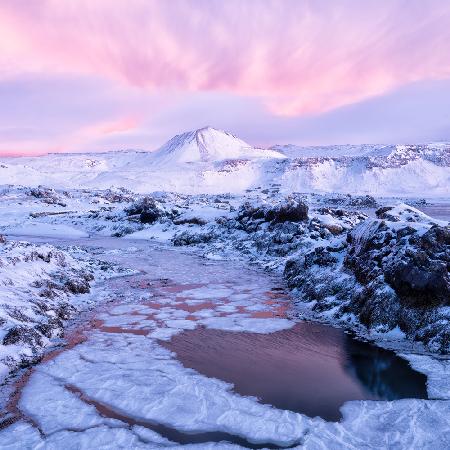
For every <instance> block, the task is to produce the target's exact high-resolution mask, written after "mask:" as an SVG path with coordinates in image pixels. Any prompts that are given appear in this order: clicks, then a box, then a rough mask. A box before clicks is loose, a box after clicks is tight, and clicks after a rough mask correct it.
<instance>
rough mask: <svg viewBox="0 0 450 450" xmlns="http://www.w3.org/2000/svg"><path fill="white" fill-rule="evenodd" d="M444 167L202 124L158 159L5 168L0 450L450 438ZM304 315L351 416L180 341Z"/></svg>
mask: <svg viewBox="0 0 450 450" xmlns="http://www.w3.org/2000/svg"><path fill="white" fill-rule="evenodd" d="M449 158H450V153H449V146H448V145H447V144H429V145H419V146H405V145H396V146H364V147H355V146H339V147H327V148H307V149H304V148H297V147H295V146H276V147H274V148H272V149H254V148H251V147H250V146H249V145H248V144H246V143H245V142H243V141H241V140H240V139H238V138H236V137H234V136H232V135H229V134H227V133H223V132H220V131H218V130H214V129H210V128H206V129H202V130H197V131H195V132H190V133H185V134H182V135H180V136H176V137H175V138H173V139H172V140H171V141H169V142H168V143H167V144H166V145H164V146H163V147H162V148H161V149H159V150H158V151H156V152H154V153H145V152H131V151H130V152H115V153H107V154H90V155H82V154H77V155H48V156H45V157H41V158H10V159H4V160H3V161H2V162H1V163H0V184H1V186H0V379H1V382H2V383H3V384H2V385H1V391H2V392H1V394H2V395H1V396H0V405H1V406H2V411H3V412H2V413H1V415H0V448H10V449H16V448H17V449H23V448H27V449H28V448H29V449H35V448H36V449H37V448H49V449H59V448H63V447H67V448H73V449H80V448H82V449H84V448H86V449H91V448H98V447H100V448H177V447H184V448H199V449H200V448H205V449H206V448H218V449H219V448H220V449H222V448H224V449H225V448H230V449H231V448H236V449H237V448H283V447H291V448H307V449H330V448H336V449H347V448H402V449H403V448H405V449H410V448H426V449H442V448H448V447H450V440H449V436H450V427H449V418H450V401H449V400H450V383H449V381H448V380H449V379H450V378H449V375H450V360H449V357H448V355H449V353H450V322H449V321H450V303H449V298H450V280H449V274H448V264H449V261H450V228H449V222H448V220H449V216H450V208H449V205H450V192H449V186H450V183H449V181H450V170H449V167H450V160H449ZM305 321H307V322H305ZM308 321H314V322H315V323H316V324H317V323H320V325H319V324H317V325H316V326H317V327H319V328H318V329H319V330H320V333H321V334H320V335H321V336H322V337H324V336H328V337H329V336H338V335H337V334H336V333H341V334H339V336H340V337H339V338H334V340H333V339H328V338H327V339H325V338H324V339H322V340H320V339H316V338H314V336H312V337H311V336H309V335H304V336H303V337H302V339H303V341H301V342H300V343H299V344H298V345H297V344H295V343H294V344H293V347H292V348H293V349H294V350H293V353H292V354H295V355H296V357H298V358H301V357H302V356H301V355H302V353H301V351H304V352H306V350H308V352H309V354H311V355H314V358H312V359H311V367H308V370H311V371H313V373H317V374H318V376H317V377H316V378H320V377H319V374H320V373H321V371H322V372H324V371H329V372H330V373H332V374H335V383H336V385H339V386H341V384H340V382H338V381H337V380H345V382H344V381H342V383H344V384H345V383H348V385H347V384H346V386H350V387H351V389H350V387H349V388H348V391H346V390H343V391H342V392H344V391H345V392H346V393H345V395H343V397H342V399H339V401H338V403H339V406H340V407H341V409H340V413H339V419H337V420H331V419H328V420H327V419H325V418H323V417H321V416H320V414H318V415H317V416H316V415H315V414H310V415H308V414H307V413H306V409H305V410H302V408H301V405H299V406H298V409H296V408H293V407H286V408H283V407H282V406H279V407H277V406H274V405H273V404H272V403H275V402H272V403H270V401H265V400H264V399H265V396H264V392H262V391H261V393H259V391H258V390H256V391H255V392H254V393H252V394H248V393H243V392H240V391H239V389H240V388H239V385H238V384H236V385H234V384H233V383H232V382H230V381H226V377H225V376H223V377H222V378H221V373H222V372H221V371H220V370H219V371H218V372H217V374H216V375H210V376H208V375H205V374H204V373H202V372H201V370H200V368H198V370H196V369H195V368H193V367H190V366H188V365H185V363H183V362H182V358H181V355H180V356H179V357H177V354H176V353H174V352H173V351H171V350H170V348H171V347H170V346H171V345H172V344H173V345H175V342H178V339H180V340H181V342H182V343H184V345H187V339H188V337H189V336H194V334H193V333H194V332H202V333H206V334H205V336H211V337H212V336H214V334H213V333H232V334H236V335H239V336H242V337H243V338H245V336H247V335H248V336H262V335H264V336H267V339H268V340H269V341H270V340H271V339H272V338H273V339H279V336H285V337H286V338H287V337H288V336H293V334H292V333H293V330H296V327H298V326H299V324H300V325H301V324H302V323H308ZM305 327H306V325H305ZM320 327H323V328H320ZM332 327H339V331H337V330H336V329H335V328H332ZM305 329H309V328H308V327H306V328H305ZM313 329H314V327H312V328H311V330H313ZM332 330H334V331H332ZM341 330H345V331H346V332H347V333H351V336H355V337H356V338H357V339H358V340H359V341H365V342H366V343H365V345H367V346H368V347H367V348H368V349H369V350H368V353H367V356H365V357H364V358H365V359H363V360H364V363H359V365H355V364H356V363H355V361H356V360H358V358H359V361H361V358H362V354H359V356H358V355H356V356H355V354H352V355H353V356H352V357H350V356H349V355H350V353H348V352H349V345H350V344H351V342H353V341H352V339H353V337H350V336H349V335H347V334H345V333H344V332H343V331H341ZM208 332H210V333H212V334H210V335H208V334H207V333H208ZM189 333H190V334H189ZM310 334H312V335H313V334H314V333H313V331H311V332H310ZM219 335H220V334H219ZM227 336H228V335H227ZM277 336H278V338H277ZM245 339H247V338H245ZM249 339H250V338H249ZM296 339H297V338H296ZM336 339H337V340H336ZM359 341H355V342H359ZM208 342H210V344H211V345H212V346H214V345H216V346H217V352H219V351H220V345H219V344H218V342H219V341H218V340H215V341H214V340H213V339H212V338H211V341H208ZM214 342H215V344H214ZM233 342H238V341H233ZM345 342H347V343H350V344H348V345H344V343H345ZM300 344H301V345H300ZM189 345H190V347H189V349H190V351H191V350H192V348H194V352H195V346H194V347H192V345H193V344H189ZM302 345H303V346H304V348H303V350H302ZM280 347H281V346H278V348H280ZM307 347H308V348H307ZM350 347H351V345H350ZM270 348H271V347H270V346H269V347H268V349H269V350H267V354H264V356H263V357H264V358H265V357H266V356H267V355H269V356H267V358H268V361H271V359H270V358H274V357H275V353H276V352H273V351H271V350H270ZM273 348H274V347H273ZM355 348H356V347H355ZM358 348H359V347H358ZM381 348H383V350H381ZM377 349H378V350H377ZM214 350H216V347H214V348H213V351H214ZM259 350H261V349H259ZM261 351H262V350H261ZM297 351H298V352H300V353H299V354H298V355H297V353H295V352H297ZM377 351H379V352H378V353H377ZM381 351H383V352H395V354H394V353H386V355H392V357H391V356H389V358H388V359H385V358H384V359H383V358H382V357H381V356H380V355H382V354H383V355H384V354H385V353H380V352H381ZM288 353H289V352H288ZM303 355H306V353H304V354H303ZM205 356H206V355H205ZM278 356H279V355H278ZM283 357H285V355H284V356H283ZM303 357H305V356H303ZM352 358H353V359H352ZM355 358H356V359H355ZM392 358H394V359H392ZM395 358H397V359H398V360H399V361H401V362H398V361H397V359H395ZM394 360H395V361H397V362H396V363H395V364H394V363H391V362H389V363H387V362H386V361H394ZM405 361H407V364H406V369H407V370H406V369H405V370H406V372H405V375H400V372H395V371H394V372H387V371H388V370H394V369H393V367H397V365H396V364H397V363H398V364H400V365H399V366H398V367H400V366H402V364H405ZM280 366H281V367H280V369H279V370H280V371H283V369H285V370H287V366H288V363H286V364H285V365H283V364H280ZM328 367H333V369H328ZM389 367H391V368H390V369H389ZM321 368H322V369H321ZM395 370H398V369H395ZM314 371H316V372H314ZM333 371H334V372H333ZM305 372H306V371H305ZM303 376H304V378H305V382H306V373H304V374H303ZM397 376H398V377H399V378H401V379H402V383H400V385H402V386H403V387H404V386H405V385H407V384H408V383H412V381H411V380H413V379H414V380H420V379H421V378H420V377H423V379H424V380H425V381H424V383H426V385H425V384H424V386H423V393H420V392H421V390H420V388H414V389H412V390H409V391H407V392H409V394H408V393H407V394H404V393H403V394H401V393H400V391H401V389H400V390H399V388H398V387H396V383H395V382H394V381H393V380H396V378H397ZM273 377H274V380H273V383H274V384H276V383H277V381H278V380H277V374H276V372H275V373H274V374H273ZM408 377H411V378H408ZM425 377H426V378H425ZM312 378H314V377H312ZM374 379H376V380H377V381H376V382H375V381H373V380H374ZM387 380H390V381H387ZM298 383H299V385H301V384H302V373H298ZM327 384H328V385H330V384H332V383H330V382H327ZM261 389H262V388H261ZM350 391H351V392H352V394H351V395H350V394H347V392H350ZM252 392H253V391H252ZM402 392H404V391H402ZM405 392H406V391H405ZM329 397H331V395H330V396H329ZM299 403H301V402H299ZM293 409H295V410H293Z"/></svg>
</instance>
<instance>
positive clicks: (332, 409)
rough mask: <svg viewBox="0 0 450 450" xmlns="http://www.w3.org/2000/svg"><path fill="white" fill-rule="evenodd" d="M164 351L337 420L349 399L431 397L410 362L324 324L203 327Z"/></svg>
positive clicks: (246, 391)
mask: <svg viewBox="0 0 450 450" xmlns="http://www.w3.org/2000/svg"><path fill="white" fill-rule="evenodd" d="M163 345H164V346H166V347H167V348H168V349H170V350H172V351H174V352H175V353H176V354H177V358H178V360H179V361H181V362H182V364H183V365H184V366H186V367H190V368H192V369H195V370H196V371H198V372H200V373H202V374H204V375H206V376H208V377H214V378H219V379H221V380H224V381H227V382H229V383H232V384H233V385H234V390H235V391H236V392H238V393H239V394H241V395H249V396H254V397H258V398H259V400H260V401H261V402H262V403H267V404H271V405H273V406H275V407H277V408H281V409H286V410H290V411H295V412H299V413H303V414H306V415H308V416H311V417H314V416H320V417H323V418H324V419H326V420H334V421H336V420H339V419H340V418H341V415H340V412H339V408H340V407H341V406H342V404H343V403H344V402H347V401H349V400H395V399H400V398H427V392H426V376H425V375H423V374H421V373H419V372H416V371H415V370H413V369H412V368H411V367H410V366H409V364H408V362H407V361H406V360H404V359H402V358H400V357H398V356H396V355H395V353H393V352H391V351H388V350H384V349H381V348H379V347H376V346H373V345H371V344H369V343H365V342H360V341H357V340H355V339H353V338H351V337H350V336H348V335H347V334H345V333H344V332H343V331H341V330H339V329H335V328H332V327H329V326H325V325H321V324H315V323H308V322H301V323H298V324H296V325H295V326H294V327H293V328H291V329H289V330H283V331H279V332H276V333H271V334H256V333H236V332H228V331H221V330H212V329H206V328H197V329H195V330H189V331H184V332H183V333H181V334H178V335H176V336H174V337H173V338H172V340H171V341H170V342H167V343H163Z"/></svg>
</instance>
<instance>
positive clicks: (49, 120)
mask: <svg viewBox="0 0 450 450" xmlns="http://www.w3.org/2000/svg"><path fill="white" fill-rule="evenodd" d="M449 47H450V2H449V1H447V0H429V1H426V2H425V1H423V0H365V1H359V0H336V1H335V0H227V1H223V0H170V1H167V0H127V1H126V2H125V1H122V0H120V1H119V0H64V1H60V0H2V1H1V5H0V98H1V102H0V124H1V125H0V152H1V153H7V152H8V153H11V152H26V153H37V152H46V151H82V150H91V149H92V150H108V149H110V148H111V146H114V145H119V146H122V147H125V148H130V147H131V146H133V147H139V148H144V149H149V150H153V149H155V148H157V147H158V145H160V144H161V143H162V141H163V140H164V139H166V138H168V137H170V136H171V135H172V134H175V133H178V132H181V131H184V130H187V129H190V128H194V127H201V126H205V125H212V126H219V127H220V126H222V127H226V128H229V129H230V131H233V132H235V133H237V134H242V135H243V137H244V138H245V137H246V136H251V137H252V138H254V137H255V136H258V135H261V136H265V137H264V142H262V143H266V142H267V143H275V142H274V139H277V141H278V142H280V141H284V142H287V140H288V139H289V140H291V141H297V142H298V141H300V140H301V137H302V136H309V137H308V141H312V142H325V141H326V140H327V135H326V132H327V129H322V128H321V127H320V126H317V127H313V126H312V125H310V126H311V127H312V128H311V130H312V129H314V130H316V131H315V133H317V136H312V135H311V133H310V132H309V131H310V130H308V129H306V128H305V127H303V126H299V124H300V122H302V121H303V122H302V123H303V124H306V123H309V124H312V123H313V122H314V123H322V122H323V120H324V121H328V122H327V123H329V126H330V127H331V128H333V129H346V130H348V129H349V127H351V124H347V123H343V122H342V121H341V120H340V119H339V118H340V117H341V116H342V117H348V116H345V114H344V113H343V112H342V111H344V110H345V108H347V107H350V106H351V105H366V104H367V105H370V104H371V103H370V101H371V100H376V99H387V100H386V102H385V104H386V105H387V106H386V107H388V108H391V109H392V108H394V106H395V103H393V102H392V101H390V100H389V99H395V98H397V97H396V92H399V91H402V89H404V88H406V87H408V86H418V87H417V89H416V88H414V89H411V90H410V91H409V92H410V94H409V95H411V96H416V97H417V99H420V101H422V102H423V101H424V98H425V97H424V96H423V95H422V93H423V89H425V88H423V86H426V83H433V82H438V81H439V80H443V81H445V80H450V56H449V55H450V48H449ZM421 83H422V84H421ZM444 85H445V86H446V88H445V89H447V84H444ZM421 86H422V87H421ZM446 92H447V91H446ZM433 99H434V101H435V102H438V101H439V99H438V97H433ZM402 101H403V100H402ZM368 102H369V103H368ZM416 104H417V105H419V104H418V103H416ZM427 104H428V105H429V106H428V107H429V108H433V106H432V105H431V104H429V103H427ZM439 104H440V103H439ZM362 110H364V111H365V112H366V119H365V120H366V121H367V123H368V125H370V124H369V121H370V110H369V109H367V108H365V107H364V106H363V108H362ZM438 111H439V114H440V116H439V117H438V116H436V114H434V115H433V114H430V112H429V111H428V112H427V111H425V110H424V109H423V108H421V107H420V105H419V106H417V108H416V109H415V110H414V114H415V116H414V120H410V121H409V122H408V123H411V125H410V129H409V130H410V131H409V132H410V136H411V137H414V136H422V135H423V136H433V133H432V131H431V128H430V126H431V125H430V120H431V119H430V118H431V117H432V118H433V120H434V122H435V123H439V124H442V123H443V122H445V120H446V118H445V117H444V115H443V110H442V108H440V107H439V108H438ZM377 114H378V112H377ZM330 118H333V123H331V122H329V120H331V119H330ZM444 119H445V120H444ZM311 120H312V121H313V122H312V121H311ZM347 120H350V119H347ZM321 121H322V122H321ZM323 123H325V122H323ZM413 123H414V125H412V124H413ZM420 124H423V125H420ZM406 126H407V123H406V125H405V127H406ZM439 126H440V127H441V128H440V129H442V125H439ZM421 127H422V129H421ZM426 127H428V128H426ZM261 128H262V129H261ZM381 128H382V129H383V132H382V133H381V132H380V133H381V134H379V135H377V134H376V133H372V132H370V133H369V132H368V131H367V129H368V128H367V127H364V129H365V130H366V131H367V134H365V135H361V134H358V139H361V140H364V136H367V139H371V140H374V139H375V140H376V139H383V140H385V139H396V138H398V136H399V134H398V133H397V132H396V131H397V130H396V129H395V127H394V124H393V123H392V119H391V122H390V123H389V124H387V128H386V129H385V127H381ZM381 128H380V130H381ZM418 128H419V129H418ZM425 129H426V130H427V131H426V132H425ZM288 130H289V132H288ZM293 130H295V132H294V131H293ZM422 131H423V133H421V132H422ZM268 133H270V136H271V137H270V136H269V135H268ZM283 133H285V134H283ZM300 133H301V135H300ZM348 133H349V132H347V134H345V135H344V134H343V135H342V136H339V135H336V133H334V136H335V139H336V140H337V141H340V140H342V139H344V137H345V138H347V137H348V138H349V139H350V140H352V139H353V138H352V137H351V136H350V134H348ZM355 133H356V131H355ZM377 136H378V138H377ZM389 136H391V138H390V137H389ZM401 136H406V137H407V136H408V129H407V128H405V129H404V131H402V134H401ZM439 137H442V136H441V134H439ZM448 137H449V138H450V136H448ZM305 139H306V138H305ZM252 142H254V143H255V144H261V139H256V138H255V141H252Z"/></svg>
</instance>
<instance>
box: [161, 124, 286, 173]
mask: <svg viewBox="0 0 450 450" xmlns="http://www.w3.org/2000/svg"><path fill="white" fill-rule="evenodd" d="M284 157H285V156H284V155H282V154H281V153H279V152H276V151H274V150H264V149H256V148H253V147H252V146H251V145H249V144H247V143H246V142H244V141H242V140H241V139H239V138H237V137H236V136H233V135H232V134H230V133H227V132H225V131H221V130H217V129H215V128H211V127H205V128H201V129H199V130H195V131H188V132H186V133H183V134H179V135H177V136H175V137H173V138H172V139H170V140H169V141H168V142H167V143H166V144H164V145H163V146H162V147H161V148H159V149H158V150H157V151H156V152H155V153H154V162H155V163H157V164H165V165H168V164H179V163H187V162H189V163H190V162H204V163H205V162H213V161H221V160H226V159H254V158H284Z"/></svg>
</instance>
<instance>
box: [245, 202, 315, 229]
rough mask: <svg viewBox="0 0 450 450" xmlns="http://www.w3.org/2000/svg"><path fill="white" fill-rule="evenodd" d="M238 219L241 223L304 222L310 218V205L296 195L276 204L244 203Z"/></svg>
mask: <svg viewBox="0 0 450 450" xmlns="http://www.w3.org/2000/svg"><path fill="white" fill-rule="evenodd" d="M237 220H238V221H239V222H240V223H241V224H246V223H247V222H249V221H255V220H257V221H262V222H271V223H272V224H276V223H284V222H302V221H305V220H308V205H307V204H306V203H304V202H303V201H302V200H300V199H296V198H295V197H288V198H286V199H285V200H284V201H281V202H278V203H276V204H256V205H255V204H252V203H250V202H246V203H244V204H243V205H242V206H241V207H240V209H239V211H238V216H237Z"/></svg>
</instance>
